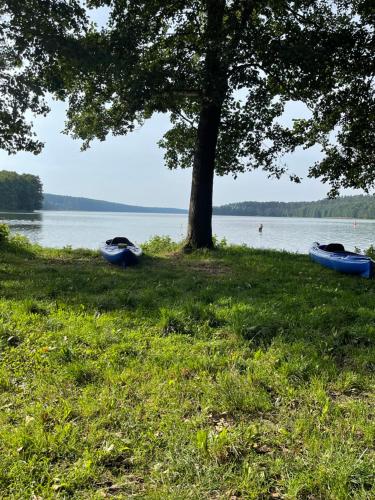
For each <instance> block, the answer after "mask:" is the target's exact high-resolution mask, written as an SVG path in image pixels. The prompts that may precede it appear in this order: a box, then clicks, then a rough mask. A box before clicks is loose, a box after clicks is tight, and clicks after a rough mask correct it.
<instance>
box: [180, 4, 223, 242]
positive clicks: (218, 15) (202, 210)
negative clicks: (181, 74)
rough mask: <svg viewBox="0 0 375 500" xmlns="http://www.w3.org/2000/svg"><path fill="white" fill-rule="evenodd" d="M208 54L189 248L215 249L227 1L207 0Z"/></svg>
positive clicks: (191, 201) (190, 212) (190, 220)
mask: <svg viewBox="0 0 375 500" xmlns="http://www.w3.org/2000/svg"><path fill="white" fill-rule="evenodd" d="M206 9H207V27H206V34H205V35H206V39H207V52H206V58H205V71H204V85H203V89H202V94H203V96H202V102H201V110H200V116H199V124H198V134H197V146H196V151H195V156H194V164H193V177H192V184H191V195H190V207H189V225H188V234H187V239H186V245H185V246H186V248H192V249H195V248H212V247H213V241H212V193H213V183H214V172H215V155H216V145H217V139H218V135H219V128H220V116H221V110H222V105H223V101H224V97H225V93H226V91H227V75H226V68H225V67H224V65H223V61H222V45H223V40H224V36H223V17H224V10H225V0H206Z"/></svg>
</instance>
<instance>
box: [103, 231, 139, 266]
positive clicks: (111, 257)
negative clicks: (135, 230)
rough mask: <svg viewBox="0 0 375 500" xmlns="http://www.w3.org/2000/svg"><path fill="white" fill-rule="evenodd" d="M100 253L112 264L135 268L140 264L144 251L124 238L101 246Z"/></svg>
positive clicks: (117, 238) (119, 237)
mask: <svg viewBox="0 0 375 500" xmlns="http://www.w3.org/2000/svg"><path fill="white" fill-rule="evenodd" d="M100 253H101V254H102V256H103V257H104V258H105V259H106V260H107V261H108V262H110V263H111V264H116V265H118V266H124V267H126V266H133V265H135V264H137V263H138V259H139V257H140V256H141V255H142V249H141V248H139V247H137V246H136V245H134V243H132V242H131V241H130V240H128V239H127V238H124V237H122V236H118V237H116V238H112V239H111V240H107V241H106V242H105V243H103V245H101V246H100Z"/></svg>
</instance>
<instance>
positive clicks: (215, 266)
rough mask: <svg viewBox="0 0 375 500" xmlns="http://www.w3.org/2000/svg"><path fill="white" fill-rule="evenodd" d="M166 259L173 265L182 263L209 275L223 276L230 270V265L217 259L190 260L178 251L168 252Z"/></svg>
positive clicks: (186, 266)
mask: <svg viewBox="0 0 375 500" xmlns="http://www.w3.org/2000/svg"><path fill="white" fill-rule="evenodd" d="M168 261H169V262H170V263H171V264H172V265H175V266H178V265H180V264H182V263H183V264H184V267H185V268H188V269H190V270H192V271H195V272H201V273H204V274H206V275H209V276H225V275H228V274H230V273H231V271H232V269H231V267H230V266H228V265H227V264H224V263H223V262H220V261H218V260H213V259H203V258H202V259H200V260H190V259H187V258H186V257H185V256H184V254H182V253H180V252H173V253H170V254H168Z"/></svg>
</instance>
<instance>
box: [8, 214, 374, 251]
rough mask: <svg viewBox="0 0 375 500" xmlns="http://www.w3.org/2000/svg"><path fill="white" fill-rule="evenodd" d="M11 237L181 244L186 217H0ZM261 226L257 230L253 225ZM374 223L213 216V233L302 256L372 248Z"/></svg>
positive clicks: (59, 243) (49, 242)
mask: <svg viewBox="0 0 375 500" xmlns="http://www.w3.org/2000/svg"><path fill="white" fill-rule="evenodd" d="M0 221H2V222H5V223H7V224H9V226H10V229H11V231H12V233H20V234H23V235H25V236H27V237H28V238H29V239H30V240H31V241H33V242H35V243H39V244H41V245H43V246H46V247H64V246H67V245H70V246H72V247H73V248H79V247H85V248H97V247H98V245H99V244H100V242H102V241H104V240H106V239H108V238H112V237H114V236H127V237H128V238H129V239H130V240H132V241H134V242H137V243H143V242H145V241H147V240H148V239H150V238H151V237H152V236H154V235H167V236H170V237H171V238H172V239H174V240H182V239H183V238H184V236H185V235H186V228H187V215H184V214H137V213H119V212H78V211H76V212H62V211H61V212H58V211H56V212H54V211H40V212H35V213H0ZM260 224H263V232H262V233H259V231H258V227H259V225H260ZM374 230H375V220H357V221H354V220H351V219H312V218H311V219H310V218H291V217H242V216H238V217H237V216H225V215H216V216H214V217H213V231H214V234H215V235H216V236H217V237H218V238H220V239H221V238H226V239H227V241H228V242H229V243H238V244H246V245H248V246H251V247H256V248H274V249H278V250H288V251H292V252H299V253H307V252H308V249H309V247H310V245H311V243H312V242H314V241H319V242H321V243H329V242H340V243H343V244H344V246H345V247H346V248H347V249H348V250H353V249H354V248H355V247H358V248H361V249H364V248H368V247H369V246H370V245H371V244H374V243H375V241H374Z"/></svg>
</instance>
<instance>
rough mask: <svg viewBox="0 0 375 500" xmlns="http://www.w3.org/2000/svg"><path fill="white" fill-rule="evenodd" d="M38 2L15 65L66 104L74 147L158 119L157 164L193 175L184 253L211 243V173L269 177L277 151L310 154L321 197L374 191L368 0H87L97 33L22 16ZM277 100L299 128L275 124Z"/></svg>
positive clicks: (54, 1) (77, 12)
mask: <svg viewBox="0 0 375 500" xmlns="http://www.w3.org/2000/svg"><path fill="white" fill-rule="evenodd" d="M44 3H47V4H48V6H49V10H48V12H47V13H46V14H45V15H43V16H41V17H40V18H39V17H38V16H35V15H34V18H33V19H34V22H35V25H34V28H33V29H32V31H33V32H32V35H31V37H30V36H28V29H26V30H25V27H24V26H23V25H21V32H22V34H23V36H25V34H24V32H26V38H27V37H28V38H27V40H28V41H29V42H31V47H34V48H33V49H27V50H26V52H22V50H20V49H17V50H16V54H17V56H18V58H19V60H20V61H25V59H26V60H35V61H36V66H33V72H32V75H38V78H37V79H36V81H37V83H38V84H39V83H40V82H41V83H40V84H41V86H42V87H43V88H45V89H48V90H49V91H51V92H53V93H54V94H55V95H57V96H58V97H60V98H67V99H68V103H69V108H68V121H67V127H66V130H67V132H70V133H72V134H73V136H74V137H77V138H81V139H82V140H83V141H84V143H83V145H84V148H85V147H88V146H89V144H90V142H91V141H92V140H93V139H95V138H97V139H99V140H105V138H106V137H107V135H108V134H110V133H111V134H114V135H124V134H127V133H128V132H131V131H133V130H134V128H135V127H136V126H137V125H139V124H142V123H143V122H144V120H146V119H148V118H150V117H151V116H152V115H153V114H154V113H169V115H170V119H171V128H170V129H169V130H168V131H167V133H166V134H165V135H164V137H163V138H162V139H161V141H160V145H161V146H162V147H164V148H165V160H166V164H167V165H168V167H169V168H176V167H183V168H185V167H191V166H193V180H192V192H191V202H190V212H189V231H188V243H189V244H190V245H191V246H193V247H200V246H211V245H212V229H211V215H212V189H213V178H214V173H216V174H217V175H225V174H228V173H231V174H233V175H234V176H236V175H237V174H238V173H240V172H244V171H246V170H252V169H255V168H262V169H264V170H265V171H266V172H267V173H268V174H269V175H272V176H276V177H279V176H281V175H282V174H284V173H285V172H286V171H287V169H286V167H285V165H284V163H283V156H284V155H285V154H286V153H291V152H293V151H294V150H295V149H296V148H297V147H304V148H308V147H310V146H313V145H314V144H319V145H320V146H321V149H322V151H323V152H324V157H323V159H322V161H320V162H317V163H316V164H314V165H310V170H309V175H310V176H312V177H318V178H321V179H322V180H323V182H327V183H328V184H330V186H331V194H332V195H335V194H337V193H338V191H339V189H340V188H341V187H355V188H362V189H364V190H368V189H370V188H371V187H373V186H374V185H375V169H374V168H373V167H374V159H373V158H374V146H373V145H374V143H375V129H374V111H375V105H374V84H373V78H374V59H373V57H372V52H373V48H374V18H375V15H374V9H373V7H372V3H371V2H370V0H352V1H349V0H332V1H330V2H327V1H323V0H295V1H287V0H88V1H87V7H88V8H99V7H104V8H105V9H106V13H107V14H108V20H107V22H106V23H104V25H103V26H102V27H96V26H94V25H92V24H90V22H89V20H88V15H87V12H84V11H83V10H82V9H81V8H80V7H79V5H77V3H76V2H74V1H73V0H70V1H63V0H60V1H58V0H49V1H48V2H42V0H25V2H22V5H24V4H25V5H27V6H28V8H34V9H36V12H37V11H38V9H40V8H41V6H42V4H44ZM17 4H18V3H17ZM24 14H25V13H24V12H23V15H24ZM8 15H13V14H12V13H11V14H9V9H8ZM14 19H15V20H14V21H13V22H15V23H16V24H17V26H18V27H19V26H20V24H19V21H17V19H18V18H16V17H15V18H14ZM41 19H42V21H41ZM7 22H8V21H6V23H7ZM51 30H52V31H51ZM53 30H55V31H53ZM55 32H56V33H55ZM51 33H53V36H55V35H56V37H57V38H56V39H57V40H58V43H56V44H55V43H52V44H51V43H50V42H48V40H50V37H51ZM3 43H5V45H7V43H6V41H5V42H3ZM12 48H14V47H12ZM47 63H48V64H47ZM13 66H14V65H13ZM27 68H28V66H27V65H26V69H25V71H26V72H27V71H28V69H27ZM35 68H36V69H35ZM22 71H23V70H22ZM22 71H21V73H22ZM32 81H34V80H32ZM290 101H299V102H302V103H304V104H305V105H306V106H307V108H308V109H309V110H310V117H309V118H307V119H306V118H305V119H301V118H300V117H296V118H297V119H296V120H295V121H294V124H293V126H291V127H287V126H285V125H282V122H281V117H282V115H283V112H284V109H285V105H286V104H287V103H288V102H290ZM289 175H290V176H291V178H292V180H295V181H297V182H299V181H300V176H299V174H298V172H291V173H289Z"/></svg>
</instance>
